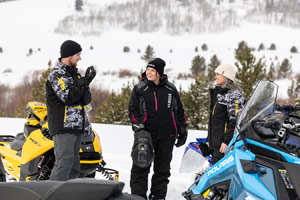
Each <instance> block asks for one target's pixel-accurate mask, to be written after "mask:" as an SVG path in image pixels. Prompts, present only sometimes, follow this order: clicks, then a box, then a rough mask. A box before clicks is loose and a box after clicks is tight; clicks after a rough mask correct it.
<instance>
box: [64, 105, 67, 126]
mask: <svg viewBox="0 0 300 200" xmlns="http://www.w3.org/2000/svg"><path fill="white" fill-rule="evenodd" d="M66 117H67V106H65V117H64V122H66Z"/></svg>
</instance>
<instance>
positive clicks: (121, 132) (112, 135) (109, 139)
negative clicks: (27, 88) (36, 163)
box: [0, 118, 206, 200]
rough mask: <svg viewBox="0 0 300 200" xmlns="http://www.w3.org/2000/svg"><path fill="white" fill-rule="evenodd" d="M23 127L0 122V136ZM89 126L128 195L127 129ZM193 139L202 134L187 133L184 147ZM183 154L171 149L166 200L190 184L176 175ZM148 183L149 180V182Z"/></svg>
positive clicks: (188, 177)
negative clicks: (98, 138) (169, 175)
mask: <svg viewBox="0 0 300 200" xmlns="http://www.w3.org/2000/svg"><path fill="white" fill-rule="evenodd" d="M24 123H25V119H17V118H0V135H16V134H17V133H20V132H22V131H23V126H24ZM92 126H93V128H94V130H95V131H96V132H97V133H98V134H99V136H100V140H101V145H102V152H103V158H104V160H105V162H106V163H107V165H106V166H107V167H108V168H113V169H116V170H118V171H119V172H120V181H121V182H124V183H125V187H124V190H123V192H127V193H130V187H129V179H130V170H131V165H132V161H131V157H130V152H131V146H132V144H133V132H132V130H131V127H130V126H117V125H105V124H96V123H93V124H92ZM196 137H206V132H204V131H195V130H190V131H189V135H188V139H187V143H186V144H188V142H191V141H195V138H196ZM184 150H185V146H182V147H180V148H176V147H174V151H173V160H172V163H171V177H170V183H169V187H168V194H167V199H170V200H177V199H178V200H179V199H182V198H183V197H182V196H181V193H182V192H184V191H186V190H187V189H188V187H189V186H190V185H191V184H192V182H193V181H192V178H193V173H179V167H180V164H181V159H182V155H183V153H184ZM150 175H152V173H151V174H150ZM96 178H97V179H101V178H102V176H101V175H100V174H98V175H97V176H96ZM149 180H151V179H150V178H149ZM149 188H150V186H149Z"/></svg>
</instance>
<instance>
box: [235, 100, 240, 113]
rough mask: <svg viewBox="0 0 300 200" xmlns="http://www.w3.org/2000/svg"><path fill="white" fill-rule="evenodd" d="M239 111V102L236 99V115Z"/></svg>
mask: <svg viewBox="0 0 300 200" xmlns="http://www.w3.org/2000/svg"><path fill="white" fill-rule="evenodd" d="M238 112H239V102H238V101H237V100H236V101H235V115H237V114H238Z"/></svg>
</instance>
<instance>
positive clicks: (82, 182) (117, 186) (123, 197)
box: [0, 179, 142, 200]
mask: <svg viewBox="0 0 300 200" xmlns="http://www.w3.org/2000/svg"><path fill="white" fill-rule="evenodd" d="M123 187H124V183H122V182H115V181H107V180H95V179H72V180H68V181H32V182H26V181H20V182H6V183H5V182H3V183H0V197H1V199H3V200H4V199H5V200H6V199H9V200H20V199H22V200H57V199H64V200H82V199H84V200H107V199H115V200H142V198H141V197H138V196H135V195H129V194H126V193H122V190H123Z"/></svg>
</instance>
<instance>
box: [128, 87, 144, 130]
mask: <svg viewBox="0 0 300 200" xmlns="http://www.w3.org/2000/svg"><path fill="white" fill-rule="evenodd" d="M140 104H141V102H140V95H139V92H138V88H137V86H134V88H133V89H132V91H131V95H130V100H129V119H130V121H131V123H132V124H141V123H142V116H141V111H140Z"/></svg>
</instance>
